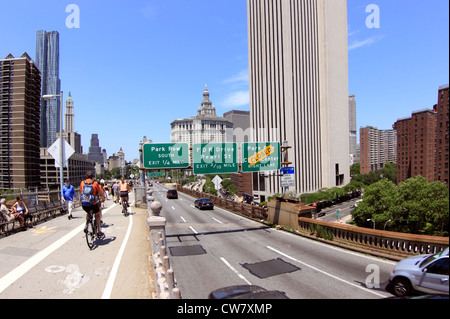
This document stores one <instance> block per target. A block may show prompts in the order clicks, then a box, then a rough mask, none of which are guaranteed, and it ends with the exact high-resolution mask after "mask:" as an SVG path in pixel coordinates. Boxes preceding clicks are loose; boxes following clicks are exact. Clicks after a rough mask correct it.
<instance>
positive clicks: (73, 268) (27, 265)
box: [0, 201, 146, 299]
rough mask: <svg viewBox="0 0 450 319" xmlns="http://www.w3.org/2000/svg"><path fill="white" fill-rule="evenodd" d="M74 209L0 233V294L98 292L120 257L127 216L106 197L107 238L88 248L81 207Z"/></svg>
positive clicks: (95, 295) (80, 295)
mask: <svg viewBox="0 0 450 319" xmlns="http://www.w3.org/2000/svg"><path fill="white" fill-rule="evenodd" d="M73 215H74V217H75V218H73V219H72V220H70V221H69V220H68V219H67V215H64V216H61V217H57V218H55V219H52V220H49V221H47V222H45V223H42V224H40V225H38V226H37V227H36V228H35V229H29V230H27V231H26V232H20V233H16V234H13V235H11V236H9V237H5V238H2V239H0V299H4V298H43V299H53V298H59V299H65V298H69V299H100V298H101V297H102V294H103V292H104V290H105V286H106V284H107V282H108V279H109V278H110V273H111V270H112V268H113V266H114V263H115V262H118V263H119V264H120V263H121V260H120V259H119V260H118V261H117V255H118V252H119V250H120V248H121V247H122V243H123V241H124V239H125V237H126V234H127V230H128V229H129V225H130V223H131V219H130V218H125V217H124V216H123V214H122V213H121V207H120V206H118V205H115V204H113V202H112V201H107V202H106V208H105V209H104V214H103V221H104V225H103V227H102V231H103V232H104V233H105V235H106V238H105V239H103V240H101V241H99V245H98V246H96V247H94V249H93V250H89V248H88V247H87V245H86V240H85V236H84V232H83V229H84V221H85V213H84V212H83V211H82V209H81V208H77V209H76V210H75V211H74V214H73ZM129 217H130V216H129ZM130 230H131V232H130V234H131V233H132V232H133V231H134V229H133V228H131V229H130ZM145 239H146V238H145ZM127 247H128V245H124V249H125V250H124V251H126V248H127ZM113 284H114V282H113Z"/></svg>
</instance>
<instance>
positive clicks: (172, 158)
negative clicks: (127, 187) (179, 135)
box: [142, 143, 189, 169]
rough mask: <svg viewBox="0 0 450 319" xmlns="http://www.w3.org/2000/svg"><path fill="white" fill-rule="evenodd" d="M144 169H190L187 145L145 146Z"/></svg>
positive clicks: (163, 144)
mask: <svg viewBox="0 0 450 319" xmlns="http://www.w3.org/2000/svg"><path fill="white" fill-rule="evenodd" d="M142 149H143V159H144V167H145V168H146V169H171V168H188V167H189V145H188V144H187V143H160V144H153V143H149V144H144V145H143V147H142Z"/></svg>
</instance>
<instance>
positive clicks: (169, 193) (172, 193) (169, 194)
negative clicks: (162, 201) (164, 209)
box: [167, 189, 178, 199]
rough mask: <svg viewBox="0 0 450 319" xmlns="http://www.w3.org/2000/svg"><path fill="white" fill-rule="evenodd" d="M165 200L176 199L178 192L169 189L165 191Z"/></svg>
mask: <svg viewBox="0 0 450 319" xmlns="http://www.w3.org/2000/svg"><path fill="white" fill-rule="evenodd" d="M167 198H175V199H178V192H177V190H176V189H169V190H168V191H167Z"/></svg>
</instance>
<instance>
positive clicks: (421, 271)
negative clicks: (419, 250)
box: [389, 247, 449, 297]
mask: <svg viewBox="0 0 450 319" xmlns="http://www.w3.org/2000/svg"><path fill="white" fill-rule="evenodd" d="M448 254H449V249H448V247H447V248H446V249H445V250H443V251H440V252H438V253H436V254H428V255H417V256H412V257H408V258H406V259H403V260H402V261H400V262H399V263H398V264H397V265H396V266H395V268H394V270H392V273H391V275H390V277H389V282H390V284H391V289H392V291H393V293H394V295H396V296H397V297H405V296H408V295H411V294H412V293H413V292H414V291H419V292H423V293H427V294H444V295H448V286H449V285H448V268H449V264H448V263H449V261H448Z"/></svg>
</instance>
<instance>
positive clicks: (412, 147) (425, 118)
mask: <svg viewBox="0 0 450 319" xmlns="http://www.w3.org/2000/svg"><path fill="white" fill-rule="evenodd" d="M393 128H394V129H395V130H396V131H397V183H400V182H404V181H405V180H406V179H408V178H410V177H415V176H417V175H421V176H422V177H425V178H426V179H428V181H429V182H433V181H434V178H435V165H436V154H435V153H436V141H435V139H436V111H435V110H430V109H425V110H420V111H416V112H413V113H412V115H411V117H407V118H402V119H398V120H397V122H395V123H394V125H393Z"/></svg>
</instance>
